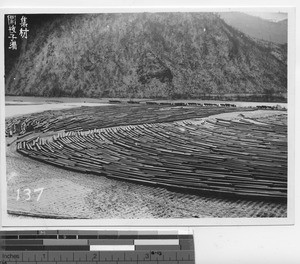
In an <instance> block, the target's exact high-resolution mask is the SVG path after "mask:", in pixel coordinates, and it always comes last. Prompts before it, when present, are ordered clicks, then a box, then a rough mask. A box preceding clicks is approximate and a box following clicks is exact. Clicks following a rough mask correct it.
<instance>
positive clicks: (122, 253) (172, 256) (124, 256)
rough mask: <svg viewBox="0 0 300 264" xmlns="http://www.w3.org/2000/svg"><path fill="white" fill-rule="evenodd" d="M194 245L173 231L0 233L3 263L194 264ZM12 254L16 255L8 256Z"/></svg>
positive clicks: (1, 260) (40, 231)
mask: <svg viewBox="0 0 300 264" xmlns="http://www.w3.org/2000/svg"><path fill="white" fill-rule="evenodd" d="M15 234H18V235H17V238H18V239H16V235H15ZM6 238H7V240H8V241H7V240H6ZM26 242H27V243H26ZM193 242H194V240H193V235H191V233H187V232H186V233H184V232H178V231H172V230H167V231H155V230H143V231H126V230H121V231H113V230H109V231H90V230H82V231H74V230H57V231H55V230H45V231H44V230H39V231H32V230H30V232H21V231H20V232H19V233H16V232H15V233H14V234H13V233H11V232H6V233H5V234H4V233H3V232H1V231H0V245H1V246H2V250H4V251H3V252H0V254H1V255H0V256H1V258H0V263H1V262H2V264H4V262H3V261H5V264H12V263H14V264H38V263H40V264H81V263H82V264H96V263H97V264H102V263H103V264H105V262H108V263H109V264H114V263H116V264H129V263H130V264H131V263H134V264H139V263H140V264H147V263H151V264H154V263H155V264H158V263H161V264H170V263H176V264H192V263H195V262H194V257H195V256H194V243H193ZM9 252H12V254H15V255H12V256H10V255H5V254H7V253H9ZM2 253H4V255H3V254H2ZM20 256H21V259H19V258H20ZM5 257H6V260H4V259H5ZM13 257H16V259H14V258H13ZM8 258H11V259H8ZM8 262H10V263H8Z"/></svg>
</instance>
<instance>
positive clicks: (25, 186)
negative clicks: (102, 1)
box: [1, 8, 294, 223]
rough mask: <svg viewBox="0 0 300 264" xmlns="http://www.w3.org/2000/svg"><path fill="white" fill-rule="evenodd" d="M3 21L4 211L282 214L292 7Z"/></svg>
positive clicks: (35, 215)
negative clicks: (289, 10) (290, 12)
mask: <svg viewBox="0 0 300 264" xmlns="http://www.w3.org/2000/svg"><path fill="white" fill-rule="evenodd" d="M2 20H4V29H3V30H4V43H3V45H4V49H3V50H4V59H5V60H4V77H5V78H4V79H5V89H4V91H3V94H4V96H5V127H1V129H3V131H4V134H5V139H3V140H5V157H4V158H5V167H6V170H5V175H6V178H5V186H4V187H5V189H6V190H5V191H6V197H7V200H6V213H7V218H8V219H11V220H16V219H17V220H21V221H25V220H31V219H33V220H39V219H60V220H62V219H73V220H74V219H75V220H76V219H79V220H97V219H100V220H105V219H106V220H109V219H113V220H114V219H115V220H117V219H121V220H122V219H124V220H128V219H129V220H130V219H144V220H145V219H151V220H154V219H161V220H163V219H175V220H176V219H177V220H183V221H184V220H190V219H192V220H193V221H194V222H193V223H201V221H202V220H203V219H206V221H209V219H212V221H213V220H214V219H219V218H221V219H224V220H225V219H254V220H255V219H269V220H270V221H271V222H272V219H273V220H276V219H283V220H284V219H288V216H289V214H290V213H291V212H290V211H289V210H288V209H292V210H293V208H291V207H289V206H288V205H289V203H290V202H291V201H290V199H293V197H291V193H290V192H291V190H290V188H288V187H289V185H288V183H289V182H290V181H292V180H293V177H294V175H292V174H293V173H292V172H293V171H291V170H290V167H289V165H290V164H291V160H290V157H291V155H290V151H291V148H290V147H288V146H290V145H292V144H293V143H292V142H290V141H289V140H288V139H289V138H290V137H289V135H290V133H292V131H290V130H289V129H288V128H289V122H288V120H289V116H288V113H290V112H291V111H293V109H292V108H293V105H292V104H290V103H289V102H288V98H289V94H291V93H293V89H294V86H293V83H291V82H290V81H289V79H288V77H289V72H290V71H291V69H292V68H290V64H289V63H288V62H289V61H288V54H289V49H288V47H289V43H288V39H289V28H290V26H291V21H290V20H289V12H288V10H287V9H284V8H282V9H280V8H279V9H278V8H277V9H276V10H274V9H272V10H271V9H270V10H268V9H267V8H265V9H262V8H256V9H255V8H252V9H246V8H245V9H242V8H240V9H239V10H222V9H211V10H209V11H207V10H204V11H202V10H200V9H199V10H189V11H180V10H177V11H169V10H164V9H162V10H159V11H155V12H154V11H151V10H144V11H139V12H137V11H135V10H130V9H127V10H126V12H96V11H95V12H94V13H91V12H88V13H78V12H74V13H71V12H69V13H61V12H56V13H47V12H46V10H45V12H40V13H30V12H24V13H22V12H18V13H5V14H4V16H3V17H2ZM146 221H147V220H146ZM271 222H270V223H271ZM135 223H137V222H135Z"/></svg>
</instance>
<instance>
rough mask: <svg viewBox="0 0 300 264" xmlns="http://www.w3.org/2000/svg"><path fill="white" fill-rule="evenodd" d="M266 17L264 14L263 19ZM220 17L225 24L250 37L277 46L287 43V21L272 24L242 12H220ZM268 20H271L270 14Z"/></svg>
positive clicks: (269, 21)
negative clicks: (273, 43)
mask: <svg viewBox="0 0 300 264" xmlns="http://www.w3.org/2000/svg"><path fill="white" fill-rule="evenodd" d="M266 15H267V14H264V16H265V17H266ZM282 15H284V14H282ZM220 17H221V18H222V19H224V21H225V22H226V23H227V24H229V25H231V26H233V27H234V28H236V29H238V30H240V31H242V32H243V33H245V34H247V35H249V36H251V37H254V38H257V39H261V40H265V41H271V42H275V43H279V44H286V43H287V26H288V25H287V19H282V20H279V21H277V22H274V21H271V20H267V19H262V18H261V17H258V16H253V15H249V14H245V13H242V12H222V13H220ZM269 18H270V19H271V18H272V16H271V14H270V15H269ZM281 18H283V17H282V16H281ZM277 19H278V18H277Z"/></svg>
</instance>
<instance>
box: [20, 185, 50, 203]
mask: <svg viewBox="0 0 300 264" xmlns="http://www.w3.org/2000/svg"><path fill="white" fill-rule="evenodd" d="M43 191H44V188H38V189H34V190H33V192H34V193H36V192H39V194H38V197H37V199H36V201H37V202H38V201H39V200H40V198H41V196H42V193H43ZM20 192H21V191H20V189H18V190H17V201H19V200H20ZM23 193H24V195H25V201H30V200H31V193H32V191H31V190H30V189H29V188H27V189H24V190H23Z"/></svg>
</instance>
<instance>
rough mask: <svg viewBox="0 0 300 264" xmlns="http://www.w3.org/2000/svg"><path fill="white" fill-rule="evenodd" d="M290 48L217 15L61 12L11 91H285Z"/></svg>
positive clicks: (13, 76) (22, 59)
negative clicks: (246, 31) (250, 33)
mask: <svg viewBox="0 0 300 264" xmlns="http://www.w3.org/2000/svg"><path fill="white" fill-rule="evenodd" d="M286 90H287V64H286V47H284V46H280V45H275V44H271V43H263V42H261V43H258V42H256V41H254V40H252V39H250V38H249V37H247V36H246V35H244V34H242V33H241V32H239V31H237V30H235V29H234V28H232V27H231V26H229V25H227V24H226V23H225V22H224V21H223V20H222V19H220V18H219V17H218V16H217V15H214V14H212V13H154V14H150V13H142V14H99V15H61V16H57V17H56V19H55V20H53V21H48V22H46V23H44V24H43V25H41V26H40V27H39V28H36V29H35V30H34V29H32V30H31V32H30V35H29V36H28V40H27V42H24V43H23V44H22V51H21V52H20V56H19V58H18V59H17V60H16V61H15V63H14V66H13V67H12V69H11V70H10V72H9V73H8V76H6V94H16V95H42V96H77V97H79V96H80V97H83V96H85V97H145V98H198V97H199V96H201V95H203V94H208V93H217V94H224V93H269V94H273V93H286Z"/></svg>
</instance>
